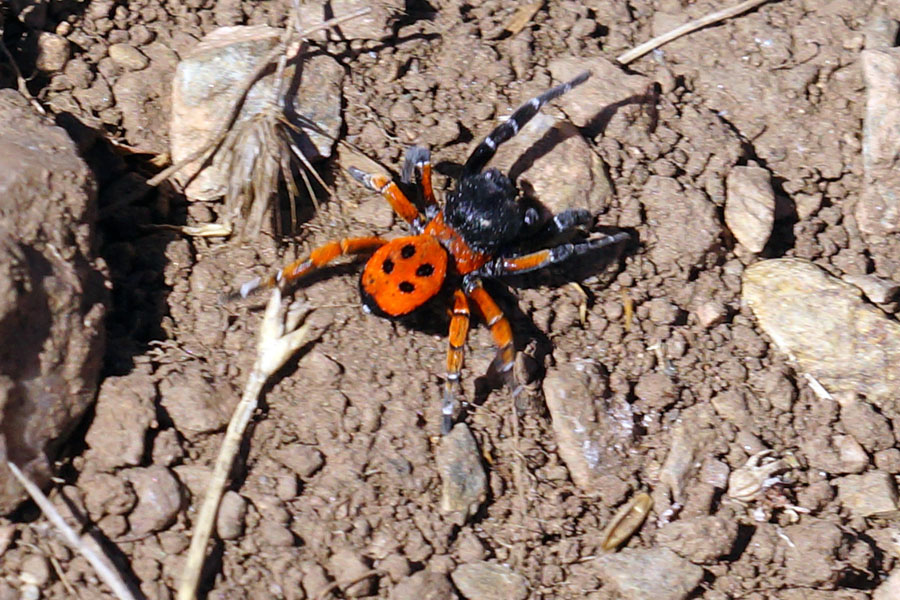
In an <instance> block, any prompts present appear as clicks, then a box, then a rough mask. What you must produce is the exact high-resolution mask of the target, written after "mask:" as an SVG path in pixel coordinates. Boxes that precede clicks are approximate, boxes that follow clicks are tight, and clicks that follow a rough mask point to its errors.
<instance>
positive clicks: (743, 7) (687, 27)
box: [616, 0, 769, 65]
mask: <svg viewBox="0 0 900 600" xmlns="http://www.w3.org/2000/svg"><path fill="white" fill-rule="evenodd" d="M766 2H769V0H746V1H745V2H741V3H740V4H738V5H736V6H732V7H731V8H725V9H722V10H719V11H716V12H714V13H710V14H708V15H705V16H703V17H700V18H699V19H695V20H693V21H690V22H688V23H685V24H684V25H682V26H680V27H676V28H675V29H673V30H672V31H669V32H668V33H664V34H662V35H660V36H657V37H655V38H653V39H652V40H649V41H647V42H644V43H643V44H641V45H640V46H636V47H634V48H632V49H631V50H629V51H628V52H625V53H624V54H621V55H619V56H618V57H617V58H616V60H617V61H619V63H621V64H623V65H627V64H628V63H630V62H631V61H633V60H635V59H638V58H640V57H642V56H643V55H645V54H647V53H648V52H650V51H652V50H655V49H657V48H659V47H660V46H662V45H663V44H667V43H669V42H671V41H672V40H674V39H677V38H680V37H681V36H683V35H686V34H688V33H691V32H692V31H696V30H697V29H700V28H701V27H706V26H707V25H712V24H713V23H718V22H719V21H724V20H725V19H728V18H731V17H734V16H737V15H739V14H741V13H743V12H747V11H748V10H750V9H751V8H756V7H757V6H759V5H760V4H765V3H766Z"/></svg>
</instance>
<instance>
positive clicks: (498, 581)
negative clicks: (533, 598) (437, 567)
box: [450, 561, 528, 600]
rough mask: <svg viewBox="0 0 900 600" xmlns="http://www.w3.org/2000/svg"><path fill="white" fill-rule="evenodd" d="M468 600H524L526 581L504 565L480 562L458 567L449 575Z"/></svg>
mask: <svg viewBox="0 0 900 600" xmlns="http://www.w3.org/2000/svg"><path fill="white" fill-rule="evenodd" d="M450 578H451V579H453V583H454V584H455V585H456V587H457V588H458V589H459V591H460V593H461V594H462V595H463V597H464V598H468V599H469V600H524V599H525V598H527V597H528V580H527V579H525V578H524V577H523V576H522V575H520V574H519V573H516V572H515V571H513V570H512V569H510V568H509V567H507V566H506V565H500V564H497V563H490V562H485V561H480V562H476V563H466V564H464V565H460V566H458V567H457V568H456V570H455V571H453V573H452V574H451V575H450Z"/></svg>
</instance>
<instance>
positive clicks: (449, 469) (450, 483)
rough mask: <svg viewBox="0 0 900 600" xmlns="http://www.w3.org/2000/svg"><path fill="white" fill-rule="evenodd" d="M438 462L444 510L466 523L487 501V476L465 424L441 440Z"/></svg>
mask: <svg viewBox="0 0 900 600" xmlns="http://www.w3.org/2000/svg"><path fill="white" fill-rule="evenodd" d="M437 462H438V465H437V467H438V471H439V472H440V474H441V482H442V486H441V510H442V511H443V512H445V513H459V514H460V515H461V516H462V519H463V520H465V519H467V518H468V517H469V516H471V515H474V514H475V513H476V512H478V508H479V507H480V506H481V503H482V502H484V500H485V498H487V475H485V472H484V467H483V466H482V464H481V453H480V452H479V451H478V444H476V443H475V438H474V437H472V433H471V432H470V431H469V428H468V427H466V425H465V423H460V424H458V425H456V427H454V428H453V430H452V431H451V432H450V433H449V434H447V435H446V436H444V438H443V439H442V440H441V450H440V452H439V453H438V456H437Z"/></svg>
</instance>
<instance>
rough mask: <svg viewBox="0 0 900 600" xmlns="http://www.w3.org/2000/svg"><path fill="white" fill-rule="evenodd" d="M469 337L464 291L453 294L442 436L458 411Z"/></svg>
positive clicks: (467, 304) (466, 301) (466, 303)
mask: <svg viewBox="0 0 900 600" xmlns="http://www.w3.org/2000/svg"><path fill="white" fill-rule="evenodd" d="M468 335H469V301H468V300H466V295H465V294H464V293H463V292H462V290H456V291H455V292H454V293H453V310H452V312H451V314H450V347H449V348H448V349H447V379H446V381H444V399H443V404H442V405H441V434H444V435H446V434H448V433H450V429H451V427H452V426H453V412H454V411H455V410H456V388H457V386H458V385H459V371H460V369H462V365H463V344H465V343H466V336H468Z"/></svg>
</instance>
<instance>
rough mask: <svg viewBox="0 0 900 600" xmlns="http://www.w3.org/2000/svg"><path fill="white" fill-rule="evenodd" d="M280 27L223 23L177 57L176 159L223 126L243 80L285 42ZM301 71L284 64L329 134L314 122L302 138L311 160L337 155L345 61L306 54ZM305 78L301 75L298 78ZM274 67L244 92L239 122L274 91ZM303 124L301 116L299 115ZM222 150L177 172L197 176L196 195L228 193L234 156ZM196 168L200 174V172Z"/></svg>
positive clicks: (294, 95)
mask: <svg viewBox="0 0 900 600" xmlns="http://www.w3.org/2000/svg"><path fill="white" fill-rule="evenodd" d="M281 34H282V32H281V30H280V29H275V28H272V27H266V26H262V25H258V26H253V27H244V26H240V27H221V28H219V29H216V30H215V31H213V32H212V33H210V34H209V35H207V36H206V37H204V38H203V39H202V40H200V43H199V44H197V46H195V47H194V48H193V49H192V50H191V51H190V52H189V53H188V54H187V55H186V56H185V57H184V59H183V60H182V61H181V62H180V63H179V64H178V68H177V69H176V71H175V80H174V81H173V83H172V122H171V126H170V129H169V137H170V140H169V141H170V144H171V151H172V161H173V162H176V163H177V162H178V161H180V160H182V159H184V158H186V157H188V156H190V155H191V154H192V153H193V152H195V151H197V150H199V149H200V148H202V147H203V146H204V144H206V143H207V141H208V140H210V139H211V138H212V136H213V135H214V134H215V133H216V132H217V131H218V130H219V128H220V127H221V126H222V125H223V124H224V122H225V120H226V119H227V117H228V116H229V114H230V112H231V108H232V106H233V105H234V103H235V102H236V101H237V100H238V98H239V94H240V91H241V87H242V86H243V83H244V80H245V79H246V78H247V76H248V75H250V73H252V72H253V71H254V69H256V68H257V66H258V65H259V64H260V63H261V62H262V61H263V60H264V59H265V57H266V55H268V54H269V52H270V51H271V50H272V49H273V48H274V47H275V46H276V45H277V44H278V43H279V40H280V38H281ZM301 65H302V67H301V69H300V73H299V77H295V75H297V69H296V67H295V66H294V65H293V64H292V65H290V66H288V67H287V68H286V69H285V70H284V88H283V89H284V90H286V91H287V92H286V93H288V94H290V96H291V98H290V104H291V105H292V107H293V111H294V112H295V113H296V114H297V115H302V116H303V117H304V118H305V119H307V120H309V121H311V122H312V123H314V124H315V125H316V126H317V127H318V128H319V129H320V130H322V131H324V132H325V134H326V135H321V134H319V133H316V132H315V131H313V130H312V129H307V130H306V131H305V134H306V135H304V136H298V138H297V139H296V140H295V143H296V144H297V146H298V147H299V148H300V149H301V150H302V151H303V152H304V154H305V155H306V156H307V157H308V158H309V159H310V160H317V159H319V158H327V157H329V156H330V155H331V149H332V146H333V144H334V139H335V138H336V137H337V135H338V133H339V131H340V128H341V123H342V120H341V83H342V81H343V77H344V70H343V68H342V67H341V66H340V65H339V64H338V63H337V62H336V61H335V60H334V59H333V58H331V57H328V56H324V55H318V56H312V57H304V58H303V59H302V62H301ZM297 79H299V81H297ZM275 85H276V82H275V75H274V74H270V75H267V76H265V77H262V78H261V79H259V80H258V81H257V82H256V83H255V84H254V85H253V87H252V88H251V89H250V92H249V93H248V94H247V96H246V97H245V98H244V103H243V105H242V107H241V112H240V114H239V116H238V118H237V120H236V122H235V125H237V124H240V123H243V122H245V121H247V120H249V119H251V118H252V117H253V116H254V115H258V114H259V113H260V112H261V111H262V110H264V109H265V108H266V107H267V106H268V105H269V103H270V101H271V99H272V98H273V97H274V86H275ZM292 120H294V121H295V123H296V124H297V125H298V126H299V124H300V123H301V121H300V120H298V119H292ZM226 154H227V153H225V152H218V153H217V154H216V157H215V159H214V160H213V162H212V164H210V165H208V166H206V167H205V168H203V170H202V171H201V172H200V173H199V175H198V174H197V172H198V169H199V168H200V167H201V166H202V165H201V164H199V163H198V162H196V161H195V162H193V163H190V164H189V165H187V166H186V167H185V168H184V169H182V170H181V171H180V172H179V173H178V174H177V175H176V178H177V179H178V181H180V182H182V183H185V182H190V184H189V185H188V186H187V188H186V190H185V193H186V194H187V197H188V199H189V200H214V199H216V198H219V197H222V196H224V195H225V192H226V188H227V185H228V180H229V178H228V169H229V161H228V158H229V157H227V156H226ZM195 175H196V176H195Z"/></svg>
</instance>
